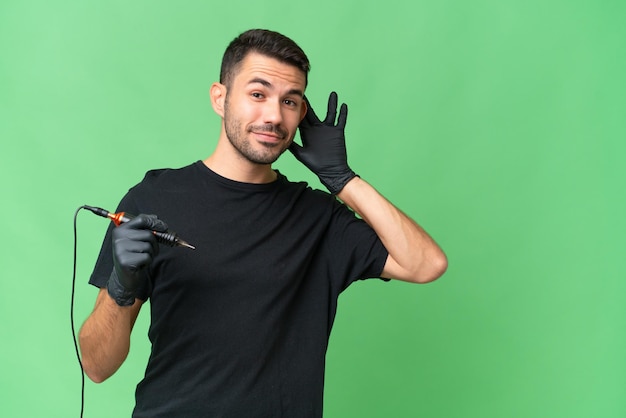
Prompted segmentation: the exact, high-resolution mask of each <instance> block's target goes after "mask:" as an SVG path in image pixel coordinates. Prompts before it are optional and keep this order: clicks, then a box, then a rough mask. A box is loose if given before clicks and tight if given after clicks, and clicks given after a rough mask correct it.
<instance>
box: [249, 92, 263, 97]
mask: <svg viewBox="0 0 626 418" xmlns="http://www.w3.org/2000/svg"><path fill="white" fill-rule="evenodd" d="M250 95H251V96H252V97H254V98H255V99H262V98H263V94H262V93H259V92H256V91H255V92H253V93H251V94H250Z"/></svg>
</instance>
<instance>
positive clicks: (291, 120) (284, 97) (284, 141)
mask: <svg viewBox="0 0 626 418" xmlns="http://www.w3.org/2000/svg"><path fill="white" fill-rule="evenodd" d="M305 84H306V81H305V75H304V73H303V72H302V71H301V70H299V69H298V68H296V67H294V66H292V65H289V64H285V63H282V62H280V61H278V60H276V59H273V58H269V57H267V56H264V55H261V54H258V53H250V54H248V55H247V56H246V58H244V60H243V61H242V62H241V64H240V67H239V71H237V73H236V75H235V77H234V78H233V80H232V82H231V85H230V86H229V87H228V89H227V92H226V98H225V102H224V127H225V130H226V135H227V137H228V139H229V141H230V143H231V144H232V145H233V147H235V149H236V150H237V151H238V152H239V154H241V155H242V156H243V157H244V158H246V159H247V160H249V161H250V162H253V163H255V164H271V163H273V162H274V161H276V160H277V159H278V157H279V156H280V155H281V154H282V153H283V152H284V151H285V150H286V149H287V148H288V147H289V145H290V144H291V142H292V141H293V138H294V136H295V134H296V129H297V128H298V124H299V123H300V121H301V120H302V118H303V117H304V114H305V113H306V105H305V103H304V99H303V96H304V88H305Z"/></svg>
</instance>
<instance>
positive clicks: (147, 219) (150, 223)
mask: <svg viewBox="0 0 626 418" xmlns="http://www.w3.org/2000/svg"><path fill="white" fill-rule="evenodd" d="M121 226H125V228H129V229H149V230H152V231H158V232H165V231H167V224H166V223H165V222H163V221H162V220H160V219H159V218H157V216H156V215H146V214H143V213H142V214H140V215H138V216H137V217H135V218H133V219H131V220H130V221H128V222H127V223H125V224H124V225H121Z"/></svg>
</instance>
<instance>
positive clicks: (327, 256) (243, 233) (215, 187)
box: [90, 161, 387, 418]
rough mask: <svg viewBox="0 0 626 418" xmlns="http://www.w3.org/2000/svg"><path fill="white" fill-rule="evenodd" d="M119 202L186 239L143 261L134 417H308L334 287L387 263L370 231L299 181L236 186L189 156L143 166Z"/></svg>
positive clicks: (101, 282)
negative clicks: (142, 358) (146, 319)
mask: <svg viewBox="0 0 626 418" xmlns="http://www.w3.org/2000/svg"><path fill="white" fill-rule="evenodd" d="M118 211H126V212H128V213H131V214H139V213H147V214H156V215H158V216H159V218H160V219H162V220H163V221H165V222H166V223H167V224H168V225H169V227H170V229H172V230H174V231H176V232H177V233H178V234H179V236H180V237H181V238H183V239H185V240H186V241H188V242H189V243H191V244H192V245H195V246H196V250H195V251H194V250H190V249H188V248H182V247H176V248H170V247H166V246H163V245H161V246H160V251H159V253H158V255H157V256H156V257H155V259H154V260H153V262H152V264H151V266H150V269H149V270H150V271H149V272H150V278H151V280H150V285H149V286H147V287H146V289H143V291H142V292H141V299H148V298H149V299H150V310H151V311H150V312H151V313H150V314H151V324H150V330H149V338H150V341H151V342H152V352H151V355H150V359H149V362H148V366H147V368H146V374H145V377H144V379H143V380H142V381H141V382H140V383H139V385H138V386H137V391H136V407H135V411H134V414H133V416H134V417H236V418H241V417H320V416H321V415H322V403H323V385H324V362H325V354H326V348H327V344H328V337H329V334H330V331H331V328H332V324H333V321H334V317H335V313H336V309H337V297H338V296H339V293H340V292H341V291H343V290H344V289H345V288H346V287H347V286H348V285H349V284H350V283H352V282H353V281H354V280H358V279H364V278H369V277H379V275H380V274H381V272H382V269H383V267H384V264H385V261H386V259H387V251H386V249H385V248H384V247H383V245H382V243H381V242H380V240H379V239H378V237H377V236H376V234H375V233H374V231H373V230H372V229H371V228H370V227H369V226H368V225H367V224H366V223H365V222H364V221H362V220H361V219H358V218H357V217H356V216H355V215H354V213H353V212H352V211H350V210H349V209H348V208H347V207H346V206H345V205H343V204H341V203H340V202H338V201H337V199H336V198H335V197H333V196H331V195H329V194H328V193H325V192H322V191H319V190H312V189H311V188H310V187H308V186H307V185H306V183H303V182H300V183H293V182H289V181H288V180H287V178H286V177H284V176H283V175H282V174H280V173H278V179H277V181H275V182H272V183H268V184H248V183H240V182H236V181H232V180H229V179H226V178H223V177H221V176H219V175H217V174H216V173H214V172H212V171H211V170H209V169H208V168H207V167H206V166H205V165H204V164H203V163H202V162H201V161H198V162H196V163H194V164H192V165H189V166H187V167H184V168H181V169H164V170H154V171H150V172H148V173H147V174H146V176H145V178H144V179H143V181H142V182H141V183H139V184H138V185H137V186H135V187H133V188H132V189H131V190H130V191H129V192H128V194H127V195H126V196H125V197H124V198H123V199H122V201H121V203H120V205H119V207H118ZM111 229H112V227H111V228H109V231H107V235H106V237H105V240H104V243H103V246H102V249H101V252H100V256H99V257H98V262H97V264H96V267H95V270H94V272H93V274H92V276H91V278H90V283H92V284H94V285H96V286H98V287H103V286H105V285H106V281H107V280H108V277H109V275H110V273H111V270H112V260H111V237H110V231H111Z"/></svg>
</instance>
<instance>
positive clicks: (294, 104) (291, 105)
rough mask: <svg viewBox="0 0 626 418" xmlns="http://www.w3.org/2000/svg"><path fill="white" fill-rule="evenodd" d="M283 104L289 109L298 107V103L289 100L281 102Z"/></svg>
mask: <svg viewBox="0 0 626 418" xmlns="http://www.w3.org/2000/svg"><path fill="white" fill-rule="evenodd" d="M283 103H285V104H286V105H287V106H290V107H295V106H297V105H298V103H296V102H295V101H293V100H291V99H285V100H283Z"/></svg>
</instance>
